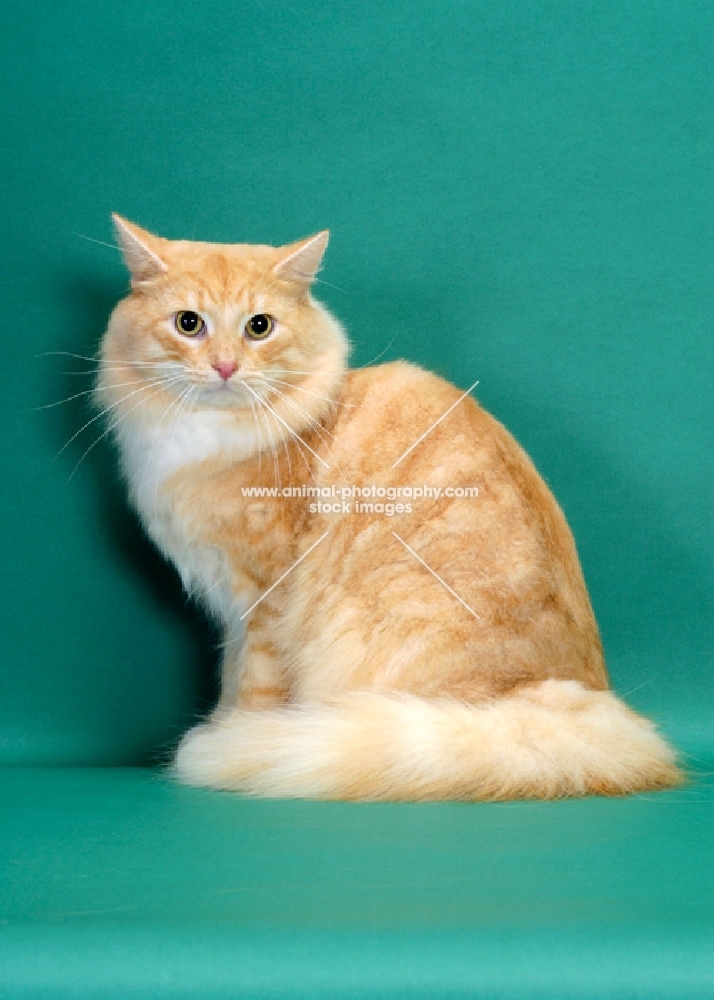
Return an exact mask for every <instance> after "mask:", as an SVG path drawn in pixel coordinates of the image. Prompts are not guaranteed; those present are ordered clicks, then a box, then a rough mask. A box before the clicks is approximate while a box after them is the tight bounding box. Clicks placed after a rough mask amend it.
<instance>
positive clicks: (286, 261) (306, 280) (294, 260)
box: [273, 229, 330, 285]
mask: <svg viewBox="0 0 714 1000" xmlns="http://www.w3.org/2000/svg"><path fill="white" fill-rule="evenodd" d="M329 239H330V231H329V229H323V231H322V232H321V233H317V234H316V235H315V236H308V238H307V239H305V240H300V241H299V242H298V243H291V244H289V245H288V246H286V247H282V248H281V249H282V252H283V255H282V256H281V258H280V260H279V261H278V263H277V264H276V265H275V267H274V268H273V272H274V273H275V274H276V275H278V276H279V277H281V278H285V279H286V280H287V281H294V282H296V283H297V284H300V285H310V284H312V282H313V281H314V280H315V276H316V274H317V272H318V270H319V268H320V263H321V261H322V257H323V255H324V253H325V250H326V249H327V243H328V240H329Z"/></svg>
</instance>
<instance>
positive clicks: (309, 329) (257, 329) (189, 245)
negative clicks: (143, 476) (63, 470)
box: [100, 215, 348, 426]
mask: <svg viewBox="0 0 714 1000" xmlns="http://www.w3.org/2000/svg"><path fill="white" fill-rule="evenodd" d="M114 224H115V228H116V234H117V237H118V241H119V244H120V247H121V250H122V252H123V255H124V260H125V262H126V264H127V266H128V268H129V271H130V272H131V293H130V294H129V295H128V296H127V297H126V298H125V299H124V300H122V302H120V303H119V305H118V306H117V308H116V309H115V311H114V313H113V314H112V318H111V320H110V323H109V327H108V329H107V332H106V334H105V336H104V340H103V342H102V346H101V366H102V374H101V378H100V390H102V391H103V392H104V395H103V397H102V399H103V400H106V399H107V394H108V396H111V397H113V398H116V399H117V400H118V405H119V407H120V411H121V410H125V409H126V408H127V407H128V406H129V405H131V406H135V408H136V410H138V411H139V412H140V413H142V414H144V413H145V415H146V416H148V415H149V412H158V410H160V409H165V406H166V403H167V400H169V401H174V400H179V399H181V400H182V401H183V403H182V405H184V406H185V407H186V408H194V409H207V408H208V409H222V410H233V411H236V412H239V413H250V412H251V411H252V410H253V408H254V406H255V405H256V403H257V399H256V397H261V398H262V399H264V400H267V401H268V402H269V403H271V404H272V405H273V406H274V408H275V409H276V410H278V411H279V412H286V413H289V412H292V419H290V420H289V422H290V425H291V426H293V425H295V424H303V421H302V420H299V419H297V418H298V413H299V408H305V409H307V410H309V411H311V412H313V411H316V410H319V409H320V406H319V405H318V403H317V401H318V400H319V398H320V397H321V396H322V397H325V398H328V397H332V396H333V394H334V393H335V391H336V388H337V386H338V385H339V381H340V379H341V376H342V373H343V371H344V367H345V361H346V357H347V353H348V343H347V339H346V337H345V335H344V331H343V330H342V327H341V326H340V324H339V323H338V322H337V320H336V319H335V318H334V317H333V316H331V315H330V313H329V312H328V311H327V309H325V307H324V306H322V305H321V304H320V303H318V302H316V301H315V300H314V299H313V298H312V296H311V294H310V286H311V284H312V282H313V281H314V279H315V275H316V273H317V270H318V268H319V266H320V262H321V260H322V256H323V254H324V252H325V248H326V247H327V241H328V236H329V234H328V232H327V231H324V232H321V233H318V234H317V235H316V236H311V237H309V238H307V239H304V240H301V241H299V242H297V243H292V244H290V245H288V246H284V247H272V246H264V245H251V244H240V243H238V244H215V243H197V242H191V241H188V240H176V241H174V240H166V239H163V238H161V237H159V236H155V235H153V234H151V233H148V232H146V231H145V230H143V229H140V228H139V227H138V226H136V225H133V224H132V223H130V222H127V221H126V220H125V219H122V218H121V217H120V216H116V215H115V216H114ZM284 397H288V398H289V399H290V400H291V402H292V411H291V410H290V408H289V407H288V408H287V409H286V403H285V399H284ZM308 400H311V401H312V404H314V405H312V404H310V405H308ZM177 405H178V404H177Z"/></svg>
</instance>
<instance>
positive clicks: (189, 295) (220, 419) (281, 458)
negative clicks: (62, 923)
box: [96, 216, 683, 800]
mask: <svg viewBox="0 0 714 1000" xmlns="http://www.w3.org/2000/svg"><path fill="white" fill-rule="evenodd" d="M114 224H115V229H116V233H117V238H118V241H119V245H120V248H121V250H122V252H123V255H124V259H125V262H126V264H127V266H128V269H129V271H130V274H131V292H130V294H129V295H128V296H127V297H126V298H124V299H123V300H122V301H121V302H120V303H119V304H118V305H117V307H116V308H115V310H114V312H113V313H112V316H111V319H110V321H109V325H108V328H107V331H106V333H105V335H104V338H103V340H102V343H101V348H100V367H101V372H100V376H99V379H98V384H97V386H96V398H97V399H98V400H99V401H100V405H101V406H102V407H104V408H106V409H107V410H108V412H109V413H110V414H111V416H112V421H111V427H112V430H113V434H114V436H115V439H116V442H117V444H118V449H119V454H120V460H121V468H122V471H123V475H124V477H125V479H126V482H127V485H128V491H129V497H130V501H131V503H132V504H133V506H134V507H135V509H136V510H137V512H138V514H139V516H140V518H141V520H142V522H143V524H144V526H145V528H146V531H147V532H148V534H149V536H150V537H151V538H152V539H153V541H154V542H155V544H156V545H157V546H158V548H159V549H160V550H161V552H162V553H163V554H164V555H165V556H166V558H167V559H169V560H170V561H172V562H173V563H174V564H175V566H176V568H177V570H178V572H179V574H180V576H181V579H182V581H183V584H184V586H185V588H186V589H187V590H188V591H189V592H191V593H192V594H195V595H196V596H198V597H199V599H200V600H201V601H202V602H203V604H204V606H205V607H206V609H207V610H208V612H209V613H210V614H211V615H213V616H214V617H215V618H216V619H217V620H218V622H220V624H221V626H222V629H223V635H224V641H223V647H222V648H223V654H222V657H223V658H222V665H221V694H220V698H219V701H218V704H217V706H216V708H215V710H214V711H213V712H212V713H211V715H210V717H209V718H208V719H207V720H206V721H205V722H204V723H202V724H200V725H197V726H195V727H194V728H192V729H191V730H189V732H188V733H187V734H186V735H185V736H184V737H183V739H182V740H181V742H180V744H179V746H178V749H177V751H176V754H175V757H174V759H173V763H172V770H173V773H174V774H175V776H176V777H177V778H178V780H180V781H182V782H186V783H188V784H192V785H205V786H209V787H212V788H217V789H229V790H234V791H238V792H243V793H247V794H253V795H262V796H269V797H307V798H318V799H350V800H440V799H462V800H498V799H514V798H539V799H550V798H558V797H563V796H576V795H589V794H600V795H622V794H626V793H630V792H639V791H644V790H648V789H659V788H667V787H672V786H675V785H677V784H678V783H680V782H681V780H682V777H683V774H682V770H681V769H680V767H679V764H678V762H677V758H676V755H675V753H674V751H673V750H672V748H671V747H670V746H669V745H668V744H667V743H666V742H665V741H664V739H663V738H662V737H661V736H660V735H659V734H658V732H657V731H656V729H655V726H654V724H653V723H652V722H650V721H649V720H647V719H645V718H643V717H641V716H640V715H638V714H636V713H635V712H634V711H632V710H631V709H630V708H628V707H627V706H626V705H625V704H624V702H622V701H621V700H619V699H618V698H617V697H616V696H615V694H614V693H613V692H612V691H611V690H610V688H609V684H608V675H607V671H606V667H605V664H604V660H603V653H602V647H601V642H600V638H599V633H598V627H597V624H596V622H595V618H594V615H593V611H592V607H591V604H590V600H589V597H588V593H587V590H586V586H585V582H584V579H583V575H582V571H581V568H580V564H579V561H578V556H577V553H576V548H575V543H574V540H573V537H572V534H571V532H570V529H569V528H568V525H567V523H566V521H565V517H564V515H563V513H562V512H561V510H560V508H559V507H558V505H557V503H556V501H555V499H554V498H553V496H552V494H551V493H550V491H549V490H548V488H547V486H546V485H545V483H544V482H543V480H542V479H541V478H540V476H539V474H538V473H537V471H536V469H535V467H534V465H533V464H532V462H531V460H530V459H529V457H528V456H527V455H526V453H525V452H524V451H523V450H522V449H521V447H520V446H519V445H518V444H517V443H516V441H515V440H514V439H513V437H512V436H511V435H510V434H509V433H508V431H507V430H506V429H505V428H504V427H503V426H502V425H501V424H500V423H499V422H498V421H497V420H495V419H494V418H493V417H492V416H490V415H489V414H488V413H487V412H486V411H485V410H484V409H482V408H481V407H480V406H479V404H478V403H477V402H476V400H475V399H474V398H473V396H472V395H471V394H470V393H462V392H460V390H458V389H457V388H455V387H454V386H453V385H451V384H449V383H448V382H446V381H445V380H443V379H441V378H440V377H437V376H436V375H434V374H431V373H430V372H428V371H425V370H423V369H421V368H419V367H417V366H416V365H414V364H412V363H409V362H407V361H396V362H391V363H387V364H381V365H374V366H372V367H365V368H361V369H354V370H350V369H349V368H348V367H347V357H348V352H349V344H348V340H347V337H346V334H345V332H344V330H343V328H342V326H341V325H340V323H339V322H338V320H337V319H336V318H335V317H334V316H333V315H332V314H331V313H330V312H329V311H328V310H327V309H326V308H325V306H324V305H322V304H321V303H320V302H318V301H317V300H316V299H315V298H313V295H312V285H313V282H314V280H315V278H316V274H317V272H318V269H319V267H320V264H321V261H322V258H323V254H324V252H325V249H326V246H327V242H328V236H329V233H328V232H327V231H324V232H320V233H318V234H317V235H315V236H312V237H309V238H307V239H304V240H300V241H298V242H296V243H291V244H289V245H287V246H283V247H272V246H267V245H248V244H235V245H227V244H211V243H199V242H190V241H185V240H179V241H170V240H167V239H163V238H161V237H159V236H156V235H153V234H151V233H149V232H147V231H145V230H143V229H141V228H139V227H138V226H136V225H134V224H133V223H130V222H128V221H127V220H125V219H123V218H121V217H120V216H114ZM472 388H473V387H472ZM355 486H356V487H358V488H359V490H360V491H363V495H362V496H361V497H360V496H358V498H357V499H351V498H349V497H348V499H347V500H345V499H344V495H343V494H344V493H345V492H348V491H349V489H351V488H352V487H355ZM261 489H262V490H263V495H262V496H261V495H260V490H261ZM271 489H272V490H273V493H274V494H277V495H274V496H270V495H269V491H270V490H271ZM380 491H381V493H380ZM420 491H421V492H420ZM447 491H450V492H447ZM286 493H290V494H292V495H290V496H288V495H284V494H286ZM365 496H368V498H369V502H367V500H365ZM324 497H327V500H323V498H324ZM335 497H337V501H335V500H334V498H335ZM380 497H381V498H384V497H391V498H393V499H395V502H394V503H391V504H390V503H389V502H388V501H385V500H384V499H382V501H381V502H380ZM400 500H401V503H400V502H398V501H400Z"/></svg>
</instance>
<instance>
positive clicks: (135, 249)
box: [112, 213, 168, 285]
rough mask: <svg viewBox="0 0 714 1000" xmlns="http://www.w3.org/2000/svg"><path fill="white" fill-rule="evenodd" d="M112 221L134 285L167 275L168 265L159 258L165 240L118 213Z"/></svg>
mask: <svg viewBox="0 0 714 1000" xmlns="http://www.w3.org/2000/svg"><path fill="white" fill-rule="evenodd" d="M112 221H113V223H114V232H115V233H116V237H117V240H118V241H119V247H120V249H121V252H122V254H123V256H124V263H125V264H126V266H127V267H128V268H129V270H130V271H131V283H132V285H140V284H142V283H143V282H145V281H152V280H153V279H154V278H158V277H159V275H161V274H165V273H166V271H167V270H168V268H167V266H166V263H165V262H164V261H163V260H162V259H161V257H160V256H159V250H160V245H161V243H163V240H161V239H160V238H159V237H158V236H153V235H152V234H151V233H147V232H146V230H145V229H141V228H140V227H139V226H135V225H134V223H133V222H128V221H127V220H126V219H123V218H122V217H121V215H117V214H116V213H114V214H112Z"/></svg>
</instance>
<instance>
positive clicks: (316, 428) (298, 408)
mask: <svg viewBox="0 0 714 1000" xmlns="http://www.w3.org/2000/svg"><path fill="white" fill-rule="evenodd" d="M261 385H263V387H264V388H266V389H267V390H268V391H269V392H274V393H275V394H276V395H277V396H279V397H280V399H282V400H284V401H285V402H286V403H287V404H288V406H291V407H292V408H293V409H294V410H295V412H296V413H301V414H302V415H303V416H304V417H307V420H308V422H309V424H310V425H311V427H312V429H313V430H314V432H315V433H316V434H317V436H318V437H319V439H320V440H321V441H322V443H323V444H324V445H325V447H329V444H330V442H329V441H325V439H324V437H323V436H322V434H321V433H320V430H324V431H325V433H326V434H329V435H330V437H331V438H332V439H333V440H334V435H333V434H332V433H331V432H330V431H328V429H327V428H326V427H322V426H321V424H320V423H319V421H317V420H315V418H314V417H313V416H312V415H311V414H310V413H308V412H307V410H303V408H302V407H301V406H300V405H299V404H298V403H296V402H295V401H294V400H292V399H290V398H289V397H288V396H286V395H285V393H283V392H281V391H280V389H276V388H275V386H274V385H269V384H268V383H267V382H261Z"/></svg>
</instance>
